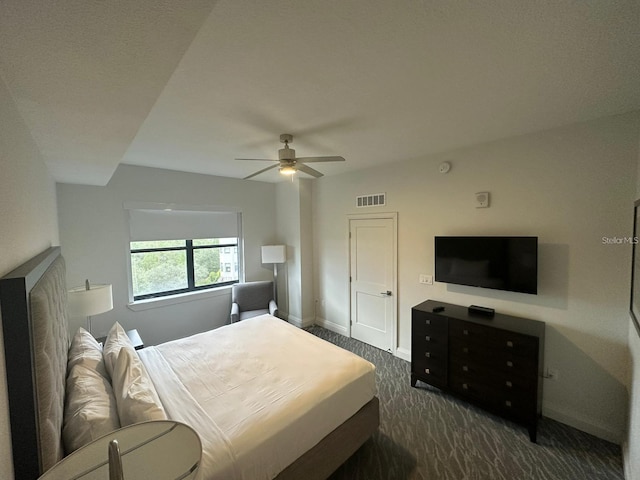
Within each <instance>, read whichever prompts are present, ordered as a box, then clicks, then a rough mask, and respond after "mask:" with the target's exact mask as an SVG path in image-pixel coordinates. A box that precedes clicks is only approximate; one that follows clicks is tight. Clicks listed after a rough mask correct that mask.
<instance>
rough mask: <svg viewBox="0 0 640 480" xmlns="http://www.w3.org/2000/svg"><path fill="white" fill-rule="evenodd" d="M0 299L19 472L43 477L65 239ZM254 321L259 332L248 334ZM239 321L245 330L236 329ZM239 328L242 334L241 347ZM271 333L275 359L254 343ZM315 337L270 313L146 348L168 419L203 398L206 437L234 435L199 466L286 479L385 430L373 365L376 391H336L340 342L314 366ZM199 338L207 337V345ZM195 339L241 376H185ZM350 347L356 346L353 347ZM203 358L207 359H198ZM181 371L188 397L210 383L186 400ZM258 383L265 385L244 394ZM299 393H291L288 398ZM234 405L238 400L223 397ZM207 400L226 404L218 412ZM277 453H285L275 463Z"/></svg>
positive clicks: (189, 413)
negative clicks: (319, 368)
mask: <svg viewBox="0 0 640 480" xmlns="http://www.w3.org/2000/svg"><path fill="white" fill-rule="evenodd" d="M0 306H1V309H2V310H1V312H2V324H3V331H4V345H5V361H6V371H7V385H8V400H9V417H10V418H9V419H10V425H11V437H12V454H13V463H14V472H15V473H14V475H15V478H16V479H35V478H38V477H39V476H40V475H41V474H42V473H43V472H44V471H46V470H48V469H49V468H51V467H52V466H53V465H54V464H55V463H56V462H58V461H59V460H61V459H62V458H63V457H64V455H65V451H64V447H63V442H62V434H61V432H62V427H63V418H64V406H65V401H64V399H65V379H66V374H67V354H68V349H69V343H70V338H69V332H68V327H67V323H66V286H65V267H64V259H63V258H62V256H61V255H60V249H59V247H52V248H50V249H48V250H47V251H45V252H43V253H42V254H40V255H38V256H36V257H34V258H33V259H32V260H30V261H28V262H27V263H25V264H24V265H22V266H21V267H19V268H18V269H16V270H14V271H13V272H11V273H10V274H9V275H7V276H5V277H4V278H3V279H1V280H0ZM274 322H279V323H280V324H282V328H280V327H277V331H278V332H279V333H278V334H277V335H276V339H275V340H270V341H269V342H265V340H264V339H265V338H266V337H265V335H263V333H262V332H263V331H266V330H273V329H274V325H276V324H277V323H276V324H274ZM235 330H237V332H236V331H235ZM252 330H255V331H260V332H261V333H260V335H253V336H251V335H250V333H251V331H252ZM234 332H235V333H237V334H239V335H240V336H239V337H238V336H234V335H235V333H234ZM300 335H304V336H307V337H306V338H307V340H310V341H311V343H304V342H303V343H301V344H299V341H300V337H299V336H300ZM310 337H311V338H310ZM238 338H244V339H245V341H244V342H242V343H243V346H242V348H240V349H238V347H237V344H238V340H237V339H238ZM230 342H231V343H230ZM273 342H276V344H277V345H278V348H277V349H276V350H277V352H276V353H277V355H276V356H275V359H274V360H273V361H271V360H269V362H270V363H269V365H266V364H265V363H264V362H263V361H262V360H260V357H253V359H252V357H251V356H250V355H249V352H251V351H253V350H257V349H264V348H268V347H269V344H271V345H272V346H273V345H276V344H274V343H273ZM315 342H322V341H321V340H319V339H316V338H315V337H312V336H311V335H309V334H307V333H306V332H303V331H300V330H298V329H296V328H295V327H293V326H290V325H288V324H286V323H285V322H282V321H280V320H276V319H275V318H270V317H268V316H267V317H266V318H258V319H257V320H254V321H253V323H251V322H249V323H245V322H239V323H238V324H234V325H230V326H227V327H223V328H221V329H218V331H212V332H205V333H203V334H199V335H196V336H194V337H190V338H188V339H184V340H179V341H175V342H168V343H166V344H162V345H159V346H157V347H153V348H149V349H144V350H142V351H141V352H140V353H141V355H140V358H141V359H142V361H143V363H144V364H145V365H146V366H147V369H148V370H149V374H150V375H151V377H152V379H153V382H154V384H156V387H157V388H158V394H159V395H160V397H161V399H162V401H163V404H164V406H165V409H166V411H167V413H168V415H169V416H170V417H172V419H176V420H179V421H185V423H189V422H191V423H194V415H195V418H197V416H198V415H199V414H200V415H201V414H202V412H200V411H199V409H204V410H203V411H204V412H205V416H206V417H209V418H210V419H211V420H212V421H213V425H214V426H213V430H212V427H211V426H207V427H205V426H204V424H205V422H203V423H202V424H198V425H192V426H194V427H195V428H196V430H197V431H198V433H199V435H200V436H201V438H203V439H204V441H203V444H207V443H211V441H210V440H211V437H220V436H222V438H223V441H224V442H227V441H228V440H229V439H231V443H232V445H231V450H229V451H226V453H222V454H221V453H220V452H224V449H220V446H219V444H218V445H217V446H216V445H215V443H211V445H209V447H205V452H204V453H203V462H202V464H203V468H202V475H201V478H203V479H205V478H206V479H209V478H224V477H219V475H227V474H228V472H232V475H233V476H231V477H229V478H234V476H235V478H241V479H247V478H252V476H253V475H254V474H255V473H256V472H260V475H263V478H277V479H278V480H283V479H294V478H305V479H321V478H326V477H328V476H329V475H330V474H331V473H332V472H333V471H334V470H335V469H336V468H337V467H338V466H340V465H341V464H342V463H343V462H344V461H345V460H346V459H347V458H349V457H350V456H351V455H352V454H353V453H354V452H355V451H356V450H357V449H358V448H359V447H360V446H361V445H362V444H363V443H364V442H365V441H366V440H367V439H368V438H369V437H370V436H371V435H372V434H373V433H374V432H375V431H376V430H377V428H378V425H379V409H378V400H377V398H376V397H375V386H374V388H373V389H372V388H371V383H370V378H371V377H370V375H371V374H370V373H369V374H367V375H364V376H362V378H369V380H366V379H365V380H361V381H360V380H358V381H360V382H361V383H364V384H366V385H369V386H368V387H365V388H364V391H365V392H366V391H367V388H368V389H369V394H366V393H354V391H348V389H349V388H355V387H354V385H352V384H351V383H349V384H348V386H347V387H346V388H347V391H343V390H337V391H332V390H335V388H333V387H331V385H332V382H333V377H332V375H333V373H335V372H336V370H339V369H336V368H335V367H336V365H333V364H332V363H331V362H333V361H336V362H337V361H338V358H339V357H340V356H341V355H342V354H341V353H339V350H340V349H337V347H334V346H330V348H334V349H337V350H335V351H334V352H333V353H331V354H330V355H329V356H328V357H326V358H328V359H329V360H328V366H329V368H328V369H325V371H324V373H318V372H315V373H313V374H310V373H309V371H308V370H307V369H308V368H310V366H309V365H308V364H307V363H309V362H310V360H308V355H306V353H308V352H309V349H310V348H311V349H315V348H320V346H319V344H316V343H315ZM197 345H200V346H197ZM203 345H210V346H211V347H210V348H203ZM214 345H215V347H214ZM231 345H233V348H231ZM225 348H227V349H228V351H227V354H225V353H224V352H225V350H224V349H225ZM190 349H196V350H195V351H196V352H197V353H196V354H195V356H196V357H203V356H204V357H208V358H209V360H210V361H213V362H214V363H217V364H224V363H225V362H226V363H228V366H229V367H231V368H230V369H229V368H228V369H226V370H224V372H226V373H224V374H222V373H220V372H223V370H217V373H216V374H215V375H217V376H218V377H219V376H220V375H228V376H230V377H229V378H233V379H234V382H235V383H234V382H231V383H229V382H226V383H225V382H219V381H216V378H215V375H214V377H211V378H209V379H208V380H207V381H205V382H201V383H202V384H201V385H200V386H199V387H198V386H197V385H196V386H194V384H193V383H191V384H190V383H189V381H185V382H183V380H185V378H187V377H189V374H188V371H189V369H187V373H185V371H184V370H180V369H179V368H178V367H177V366H176V365H174V364H176V363H177V364H179V363H181V362H182V363H183V364H187V365H189V364H192V362H193V355H192V357H189V356H184V355H182V354H181V353H180V352H187V351H190ZM334 353H335V355H334ZM345 353H348V352H345ZM349 355H352V354H348V355H347V357H349ZM334 357H336V359H335V360H332V359H333V358H334ZM172 362H173V363H172ZM356 363H357V362H356ZM167 365H169V368H167ZM285 365H289V366H291V365H293V366H295V368H293V369H292V370H290V371H287V373H286V375H289V376H292V377H295V378H296V379H297V380H298V381H299V384H296V385H295V386H292V384H291V381H290V378H289V377H286V378H283V375H284V374H283V371H282V370H281V367H283V366H285ZM220 366H222V365H220ZM360 367H362V365H359V367H358V368H360ZM354 368H355V367H354ZM202 369H204V370H207V369H208V367H198V368H197V369H196V370H197V371H200V370H202ZM351 369H352V367H349V368H347V370H351ZM163 372H164V373H166V372H173V373H172V374H171V375H169V378H168V379H167V378H161V376H162V375H163ZM332 372H333V373H332ZM286 375H285V376H286ZM318 375H321V376H320V377H319V376H318ZM322 375H324V376H322ZM200 377H202V375H200ZM197 378H198V375H191V381H194V379H197ZM355 378H360V376H359V375H355ZM236 379H237V381H235V380H236ZM178 380H179V382H178ZM187 380H188V378H187ZM218 380H219V379H218ZM358 381H355V383H358ZM176 382H178V383H182V384H183V388H186V390H188V391H187V395H186V397H198V395H200V394H198V391H200V392H201V393H202V392H204V393H202V395H201V397H202V398H200V399H199V400H197V401H196V406H195V407H194V408H195V410H188V409H186V408H184V405H185V400H184V399H185V397H184V396H182V397H181V396H180V394H179V393H178V390H180V389H179V388H177V387H176ZM196 383H197V382H196ZM278 383H280V384H283V385H284V386H285V390H287V389H288V393H286V392H285V393H283V391H282V390H276V389H274V385H276V384H278ZM212 385H213V386H212ZM229 385H232V387H229ZM318 385H320V386H322V385H324V386H329V388H324V387H323V388H321V389H320V390H318V389H317V388H316V389H315V390H314V389H312V390H310V391H307V390H304V388H303V387H305V386H312V387H318ZM281 386H282V385H281ZM305 388H306V387H305ZM214 390H215V392H214V393H212V392H213V391H214ZM251 390H254V391H255V392H258V393H259V395H258V396H255V397H254V399H253V400H250V401H244V403H243V399H245V398H248V397H247V395H248V392H250V391H251ZM225 395H226V397H225ZM234 395H235V396H234ZM331 396H335V399H334V400H336V401H334V402H333V403H330V402H328V401H327V402H325V400H326V399H325V398H324V397H327V398H328V397H331ZM225 398H226V399H225ZM203 399H204V400H203ZM287 399H288V400H287ZM291 401H293V403H286V402H291ZM229 405H234V406H237V407H238V408H233V409H229V408H225V406H226V407H228V406H229ZM207 409H208V410H207ZM225 410H236V413H237V412H239V413H240V416H239V417H237V416H236V417H225V415H226V413H229V412H226V413H225ZM194 412H195V413H194ZM198 412H200V413H198ZM211 412H214V413H216V412H217V413H216V415H218V414H219V415H220V416H218V417H215V416H214V415H213V414H212V413H211ZM296 412H303V413H305V415H306V416H305V415H302V414H298V413H296ZM238 418H240V420H238ZM277 418H280V420H284V422H285V424H286V428H284V427H277V428H275V427H273V425H275V424H274V423H273V422H274V421H275V420H274V419H277ZM325 420H327V421H325ZM261 422H265V423H261ZM196 423H199V422H196ZM216 428H217V429H218V430H216ZM212 431H213V432H215V434H212ZM296 432H297V433H296ZM276 437H277V438H276ZM233 442H236V443H235V444H234V443H233ZM278 442H279V443H278ZM207 448H209V449H210V450H207ZM211 449H212V450H211ZM221 456H222V457H225V456H226V457H228V458H229V459H230V460H229V462H230V463H229V464H225V463H224V462H222V463H219V462H220V458H221ZM276 456H277V457H278V461H277V462H275V463H274V462H273V458H274V457H276ZM207 458H209V460H207ZM265 462H266V463H265ZM207 464H208V466H207ZM239 466H240V467H239ZM220 472H223V473H220ZM265 472H266V473H265Z"/></svg>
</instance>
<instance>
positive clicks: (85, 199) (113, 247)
mask: <svg viewBox="0 0 640 480" xmlns="http://www.w3.org/2000/svg"><path fill="white" fill-rule="evenodd" d="M136 201H139V202H158V203H176V204H182V205H208V206H226V207H233V208H239V209H240V210H241V211H242V224H243V234H244V260H245V273H246V280H247V281H251V280H270V279H271V278H272V269H271V265H265V266H262V264H261V259H260V258H261V257H260V246H261V245H266V244H269V243H272V242H273V241H275V239H276V237H275V232H276V228H275V219H276V217H275V203H276V202H275V185H274V184H270V183H264V182H246V181H242V180H233V179H228V178H221V177H214V176H208V175H198V174H193V173H182V172H175V171H170V170H161V169H154V168H146V167H135V166H131V165H120V166H119V167H118V169H117V170H116V172H115V174H114V176H113V178H112V179H111V181H110V182H109V183H108V184H107V185H106V186H105V187H95V186H82V185H69V184H58V209H59V218H60V239H61V243H62V253H63V255H64V257H65V259H66V262H67V281H68V284H69V287H72V286H77V285H82V284H83V283H84V279H85V278H89V279H90V280H92V281H93V282H95V283H111V284H113V302H114V308H113V310H112V311H110V312H107V313H104V314H102V315H98V316H95V317H93V318H92V329H93V333H94V334H96V335H100V334H104V333H106V332H107V331H108V329H109V327H110V326H111V325H112V324H113V322H114V321H119V322H120V323H121V324H122V325H123V326H124V327H125V328H137V329H138V331H139V332H140V334H141V336H142V338H143V340H144V342H145V343H146V344H157V343H160V342H164V341H167V340H172V339H175V338H179V337H183V336H187V335H190V334H193V333H197V332H201V331H204V330H208V329H211V328H214V327H218V326H220V325H224V324H225V323H227V322H228V320H229V311H230V305H231V293H230V291H231V289H230V288H229V287H227V288H222V289H221V290H220V291H219V292H217V294H216V295H213V296H206V298H203V299H198V300H195V301H189V302H184V303H175V304H171V305H168V306H162V307H158V308H152V309H149V310H142V311H133V310H131V309H129V308H128V307H127V303H128V301H129V297H128V271H127V255H128V253H127V249H128V245H129V244H128V242H129V225H128V217H127V214H126V211H125V210H124V208H123V203H124V202H136ZM70 323H72V325H71V329H72V330H74V329H75V328H77V327H78V326H80V325H82V324H83V319H73V320H70Z"/></svg>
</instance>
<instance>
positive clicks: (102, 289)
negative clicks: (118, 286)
mask: <svg viewBox="0 0 640 480" xmlns="http://www.w3.org/2000/svg"><path fill="white" fill-rule="evenodd" d="M112 308H113V294H112V292H111V285H91V288H90V289H89V290H87V289H86V287H77V288H72V289H71V290H69V314H70V315H72V316H74V317H90V316H92V315H98V314H100V313H104V312H108V311H109V310H111V309H112Z"/></svg>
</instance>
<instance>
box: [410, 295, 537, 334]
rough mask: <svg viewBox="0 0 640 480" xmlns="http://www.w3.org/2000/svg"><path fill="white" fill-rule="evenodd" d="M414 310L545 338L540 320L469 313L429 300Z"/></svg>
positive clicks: (464, 308)
mask: <svg viewBox="0 0 640 480" xmlns="http://www.w3.org/2000/svg"><path fill="white" fill-rule="evenodd" d="M435 307H444V310H443V311H441V312H434V311H433V309H434V308H435ZM413 310H419V311H422V312H427V313H430V314H432V315H439V316H441V317H445V318H453V319H456V320H463V321H465V322H471V323H477V324H479V325H485V326H487V327H493V328H499V329H502V330H509V331H512V332H516V333H522V334H524V335H532V336H534V337H544V328H545V324H544V322H541V321H539V320H531V319H529V318H521V317H514V316H512V315H504V314H502V313H495V314H494V315H493V316H487V315H481V314H473V313H469V311H468V309H467V307H463V306H461V305H453V304H451V303H445V302H438V301H436V300H427V301H425V302H422V303H420V304H418V305H416V306H415V307H413Z"/></svg>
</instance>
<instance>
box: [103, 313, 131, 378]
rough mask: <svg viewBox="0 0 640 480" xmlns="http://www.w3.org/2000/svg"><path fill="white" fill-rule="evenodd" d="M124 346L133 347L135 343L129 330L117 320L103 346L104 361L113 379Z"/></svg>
mask: <svg viewBox="0 0 640 480" xmlns="http://www.w3.org/2000/svg"><path fill="white" fill-rule="evenodd" d="M122 347H128V348H131V349H133V344H132V343H131V340H130V339H129V337H128V336H127V332H125V331H124V328H122V325H120V324H119V323H118V322H116V323H114V324H113V327H111V330H109V333H108V334H107V339H106V340H105V342H104V348H103V355H104V363H105V365H106V368H107V372H109V375H110V376H111V378H112V379H113V370H114V369H115V366H116V361H117V360H118V354H119V353H120V349H121V348H122Z"/></svg>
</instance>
